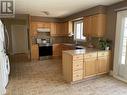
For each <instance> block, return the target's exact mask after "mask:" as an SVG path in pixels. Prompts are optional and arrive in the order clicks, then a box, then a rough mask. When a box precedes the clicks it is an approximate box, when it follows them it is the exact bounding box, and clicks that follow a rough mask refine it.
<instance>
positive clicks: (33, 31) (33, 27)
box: [30, 22, 37, 36]
mask: <svg viewBox="0 0 127 95" xmlns="http://www.w3.org/2000/svg"><path fill="white" fill-rule="evenodd" d="M30 34H31V36H35V35H37V24H36V22H31V24H30Z"/></svg>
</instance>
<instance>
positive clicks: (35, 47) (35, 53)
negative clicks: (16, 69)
mask: <svg viewBox="0 0 127 95" xmlns="http://www.w3.org/2000/svg"><path fill="white" fill-rule="evenodd" d="M31 59H32V60H38V59H39V47H38V44H33V45H32V46H31Z"/></svg>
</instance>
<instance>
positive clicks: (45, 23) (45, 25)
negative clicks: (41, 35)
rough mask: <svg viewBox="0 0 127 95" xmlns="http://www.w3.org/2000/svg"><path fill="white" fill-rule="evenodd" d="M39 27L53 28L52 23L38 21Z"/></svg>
mask: <svg viewBox="0 0 127 95" xmlns="http://www.w3.org/2000/svg"><path fill="white" fill-rule="evenodd" d="M37 28H49V29H51V23H48V22H37Z"/></svg>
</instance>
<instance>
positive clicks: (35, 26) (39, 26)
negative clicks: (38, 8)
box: [30, 22, 51, 36]
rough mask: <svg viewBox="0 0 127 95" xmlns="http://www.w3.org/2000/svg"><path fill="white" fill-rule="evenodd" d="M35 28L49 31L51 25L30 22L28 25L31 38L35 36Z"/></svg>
mask: <svg viewBox="0 0 127 95" xmlns="http://www.w3.org/2000/svg"><path fill="white" fill-rule="evenodd" d="M37 28H48V29H51V23H48V22H31V23H30V32H31V36H36V35H37Z"/></svg>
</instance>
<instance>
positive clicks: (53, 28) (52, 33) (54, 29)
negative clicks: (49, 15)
mask: <svg viewBox="0 0 127 95" xmlns="http://www.w3.org/2000/svg"><path fill="white" fill-rule="evenodd" d="M50 33H51V34H50V35H51V36H55V35H56V23H51V32H50Z"/></svg>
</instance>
